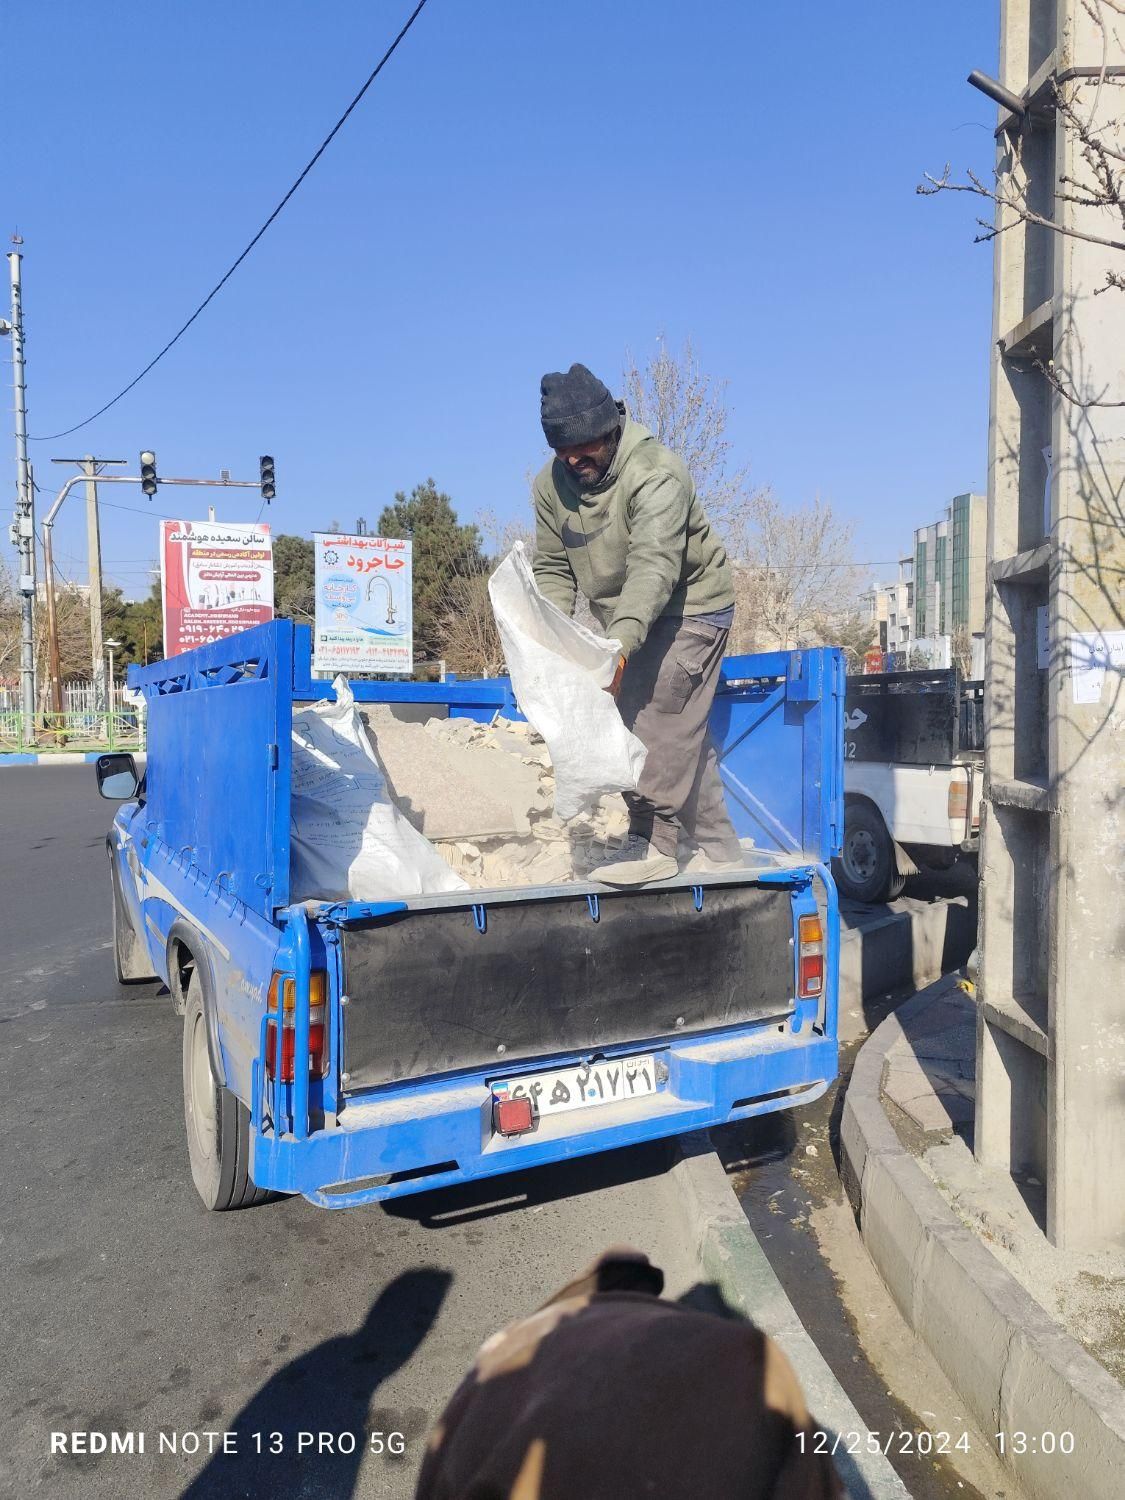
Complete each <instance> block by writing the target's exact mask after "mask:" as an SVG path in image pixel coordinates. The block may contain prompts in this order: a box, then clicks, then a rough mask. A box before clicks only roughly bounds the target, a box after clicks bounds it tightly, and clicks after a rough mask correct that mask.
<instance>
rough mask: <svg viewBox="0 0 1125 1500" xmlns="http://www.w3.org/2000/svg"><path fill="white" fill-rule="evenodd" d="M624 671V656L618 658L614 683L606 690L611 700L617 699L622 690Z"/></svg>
mask: <svg viewBox="0 0 1125 1500" xmlns="http://www.w3.org/2000/svg"><path fill="white" fill-rule="evenodd" d="M624 671H625V658H624V657H623V656H619V657H618V658H617V670H616V671H615V672H614V674H613V681H612V682H611V683H610V685H609V686H608V687H607V688H606V692H607V693H608V694H609V695H610V697H611V698H616V697H617V694H618V693H619V692H620V690H621V676H622V673H623V672H624Z"/></svg>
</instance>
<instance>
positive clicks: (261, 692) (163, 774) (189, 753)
mask: <svg viewBox="0 0 1125 1500" xmlns="http://www.w3.org/2000/svg"><path fill="white" fill-rule="evenodd" d="M292 637H293V627H292V625H290V623H289V621H288V620H275V621H273V622H272V623H271V624H269V625H259V626H257V627H256V628H255V629H253V630H246V631H243V632H242V633H241V634H240V635H236V636H231V637H230V638H229V639H227V640H223V641H215V642H213V643H212V644H211V645H209V646H201V647H199V649H198V650H196V651H191V652H188V653H185V655H183V656H178V657H173V658H172V659H171V660H169V661H164V662H156V663H154V664H153V665H152V666H149V667H141V668H137V667H131V668H130V669H129V682H130V685H131V686H133V687H139V688H141V689H142V691H143V692H144V693H145V697H146V700H147V702H148V770H147V798H148V802H147V809H146V812H145V815H144V820H145V828H146V831H147V833H148V834H149V835H151V836H154V837H155V838H157V839H158V840H159V841H160V842H161V843H163V844H164V845H166V846H167V847H168V848H171V849H173V850H175V851H176V852H177V853H178V854H180V855H182V856H183V857H184V858H185V859H186V860H187V861H188V862H189V863H190V864H191V865H192V866H193V867H194V868H196V869H197V870H198V871H199V872H200V874H201V876H202V877H205V878H206V880H207V881H208V882H213V883H214V884H215V885H216V886H218V887H220V888H221V889H222V890H223V891H224V892H225V893H226V894H227V895H228V896H232V897H234V898H235V899H236V900H238V901H239V902H241V903H242V905H244V906H245V907H246V908H247V909H248V910H250V911H253V912H256V913H258V915H259V916H263V917H267V918H268V917H272V915H273V913H274V911H275V910H276V909H277V908H278V907H280V906H285V905H287V904H288V900H289V778H290V765H291V757H292V736H293V702H292V697H291V693H290V681H291V676H292V652H293V639H292Z"/></svg>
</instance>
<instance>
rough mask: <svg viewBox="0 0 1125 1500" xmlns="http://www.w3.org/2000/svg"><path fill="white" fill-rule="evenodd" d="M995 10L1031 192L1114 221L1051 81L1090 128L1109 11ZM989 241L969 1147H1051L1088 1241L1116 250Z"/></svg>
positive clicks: (1108, 1086)
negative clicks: (1090, 196)
mask: <svg viewBox="0 0 1125 1500" xmlns="http://www.w3.org/2000/svg"><path fill="white" fill-rule="evenodd" d="M1098 14H1102V15H1104V19H1105V22H1106V31H1105V34H1104V38H1103V33H1102V31H1101V30H1099V28H1098V26H1097V22H1096V17H1097V15H1098ZM1001 28H1002V30H1001V77H1002V82H1004V83H1005V85H1006V86H1007V87H1008V88H1010V89H1012V90H1013V91H1014V92H1016V93H1022V94H1023V95H1024V97H1025V98H1026V99H1027V100H1028V103H1029V106H1030V108H1029V114H1028V117H1027V118H1026V120H1025V121H1024V122H1023V123H1022V125H1020V124H1015V125H1013V128H1011V129H1009V130H1007V131H1005V130H1004V129H1003V127H1004V125H1005V121H1006V120H1007V121H1008V123H1009V124H1010V125H1011V124H1012V122H1011V121H1010V120H1009V119H1008V117H1007V116H1006V115H1005V114H1004V113H1003V112H1002V114H1001V127H1002V129H1001V131H1000V133H999V135H998V151H999V156H1000V159H1001V161H1002V162H1009V161H1011V160H1012V159H1013V157H1014V156H1017V157H1018V160H1019V162H1020V181H1021V182H1022V183H1023V184H1024V187H1025V192H1026V201H1027V202H1028V204H1029V206H1030V207H1031V208H1032V209H1033V210H1034V211H1035V212H1037V213H1039V214H1042V215H1043V217H1045V218H1047V219H1050V220H1053V221H1054V222H1055V223H1058V224H1060V225H1061V226H1063V227H1064V228H1065V229H1070V230H1074V231H1076V232H1077V234H1079V235H1081V234H1087V235H1093V236H1096V237H1101V238H1110V239H1112V238H1115V237H1116V238H1120V218H1119V217H1118V218H1117V222H1116V233H1115V229H1114V223H1113V217H1112V215H1110V214H1108V213H1107V212H1106V211H1105V210H1104V209H1098V208H1089V207H1085V206H1081V205H1077V204H1072V203H1068V202H1067V201H1066V200H1065V198H1064V197H1063V196H1061V194H1062V193H1065V192H1067V191H1072V190H1073V189H1070V188H1067V187H1066V186H1062V187H1061V188H1060V184H1059V179H1060V177H1067V178H1071V179H1075V178H1077V179H1079V180H1081V179H1082V177H1083V176H1085V175H1087V173H1088V166H1087V165H1086V164H1085V163H1084V161H1083V156H1082V153H1083V146H1082V142H1081V141H1080V140H1079V139H1078V138H1077V135H1076V132H1075V131H1074V130H1073V129H1072V128H1071V127H1069V126H1068V125H1067V123H1066V121H1065V119H1064V117H1063V114H1062V113H1061V112H1060V111H1059V110H1057V109H1056V108H1055V104H1054V93H1053V88H1054V87H1057V88H1059V89H1060V90H1062V91H1063V93H1064V96H1065V97H1066V98H1068V99H1072V100H1073V101H1074V103H1075V106H1076V108H1077V109H1078V111H1079V115H1080V119H1081V120H1082V122H1083V124H1086V123H1087V122H1088V123H1089V125H1090V128H1091V129H1093V130H1094V131H1095V132H1097V130H1098V129H1099V128H1101V127H1104V126H1107V125H1108V123H1109V122H1110V121H1113V120H1115V119H1116V120H1119V119H1121V118H1122V117H1123V115H1125V79H1123V78H1122V77H1120V76H1118V75H1114V74H1113V73H1112V69H1113V68H1114V67H1118V68H1120V67H1121V65H1122V64H1125V42H1123V40H1122V39H1123V38H1125V18H1123V17H1122V16H1121V15H1120V14H1119V13H1117V12H1115V11H1113V10H1112V9H1111V8H1110V7H1108V6H1103V7H1101V8H1100V10H1099V7H1098V4H1097V0H1091V5H1090V6H1086V5H1084V4H1083V0H1008V3H1006V4H1005V5H1004V6H1003V9H1002V22H1001ZM1103 58H1104V59H1105V61H1106V62H1107V64H1108V65H1109V69H1110V71H1109V72H1108V73H1107V74H1106V76H1104V77H1103V76H1101V67H1102V62H1103ZM1115 141H1116V145H1117V147H1118V149H1120V145H1121V133H1120V130H1118V131H1117V132H1116V136H1115ZM1002 222H1003V220H1002ZM995 246H996V261H995V273H996V274H995V298H994V336H995V337H994V356H993V369H992V409H991V421H990V435H989V526H988V559H989V593H988V599H987V609H986V631H985V634H986V683H987V686H986V736H985V740H986V776H987V793H988V808H987V813H986V817H985V826H984V830H983V834H982V867H981V868H982V903H981V934H980V937H981V955H982V956H981V1008H980V1013H979V1020H978V1059H979V1061H980V1065H981V1076H980V1078H979V1080H978V1102H977V1136H976V1142H977V1152H978V1155H979V1156H980V1157H981V1159H982V1160H988V1161H991V1162H992V1163H993V1164H1005V1165H1010V1168H1011V1170H1013V1171H1016V1172H1020V1171H1023V1172H1027V1171H1030V1170H1031V1169H1032V1168H1036V1164H1037V1163H1039V1162H1040V1161H1043V1162H1044V1165H1045V1170H1046V1182H1047V1194H1046V1224H1045V1228H1046V1230H1047V1233H1048V1235H1049V1237H1050V1238H1051V1239H1052V1240H1053V1241H1054V1242H1055V1243H1056V1244H1060V1245H1067V1246H1083V1245H1098V1244H1104V1243H1106V1242H1107V1241H1110V1240H1113V1239H1119V1238H1122V1237H1125V1184H1123V1182H1122V1175H1121V1163H1122V1162H1123V1161H1125V920H1123V918H1122V913H1123V912H1125V792H1123V790H1122V785H1123V781H1125V774H1123V773H1125V673H1123V670H1122V665H1121V661H1122V660H1125V634H1123V635H1122V637H1121V646H1122V650H1121V653H1120V659H1119V662H1118V664H1116V665H1113V664H1111V665H1109V666H1108V667H1107V668H1106V669H1105V670H1102V671H1101V672H1100V674H1099V673H1098V672H1097V671H1094V672H1091V670H1089V669H1088V664H1089V662H1090V653H1091V645H1092V644H1095V643H1096V649H1095V653H1094V658H1093V659H1094V660H1095V661H1096V660H1097V659H1098V655H1099V653H1101V652H1102V650H1103V648H1104V646H1105V644H1106V642H1107V641H1108V642H1109V643H1111V644H1112V641H1113V632H1125V409H1118V408H1115V407H1112V406H1106V405H1094V404H1090V403H1091V402H1097V401H1125V291H1120V290H1105V287H1106V279H1105V278H1106V272H1107V270H1109V269H1110V268H1111V267H1113V268H1116V269H1118V270H1119V271H1121V272H1122V273H1125V253H1122V252H1120V251H1114V250H1112V249H1109V248H1107V247H1106V246H1104V245H1099V244H1096V243H1093V242H1092V241H1090V240H1087V239H1083V238H1079V237H1076V236H1074V235H1070V234H1060V233H1057V232H1055V231H1054V230H1052V229H1050V228H1045V227H1043V226H1040V225H1026V224H1016V225H1015V226H1014V227H1012V228H1010V229H1008V230H1006V232H1005V233H1003V234H1001V235H1000V236H999V237H998V238H997V240H996V241H995ZM1046 448H1049V449H1050V450H1051V452H1050V465H1049V467H1048V461H1047V459H1046V458H1045V457H1044V452H1043V450H1044V449H1046ZM1048 474H1050V482H1049V485H1048ZM1048 489H1049V494H1048V493H1046V492H1047V491H1048ZM1044 610H1045V611H1046V621H1047V639H1048V651H1047V654H1046V656H1045V655H1044V654H1043V651H1042V649H1041V645H1040V641H1041V632H1040V628H1039V627H1040V623H1041V616H1042V612H1043V611H1044ZM1084 660H1085V662H1086V665H1084ZM1005 1155H1006V1156H1007V1161H1006V1162H1005V1161H1004V1157H1005ZM1037 1170H1041V1169H1037Z"/></svg>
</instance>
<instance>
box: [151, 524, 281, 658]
mask: <svg viewBox="0 0 1125 1500" xmlns="http://www.w3.org/2000/svg"><path fill="white" fill-rule="evenodd" d="M160 592H161V597H162V599H163V603H164V655H165V656H178V655H179V653H180V652H181V651H190V650H192V649H193V647H195V646H205V645H206V644H207V642H208V641H217V640H221V639H222V638H223V637H224V636H228V635H235V634H237V633H238V631H240V630H248V629H249V628H250V626H251V625H261V624H263V623H264V622H265V621H266V620H272V619H273V544H272V541H271V538H270V529H269V527H268V526H245V525H225V524H223V523H221V522H219V521H162V522H161V523H160Z"/></svg>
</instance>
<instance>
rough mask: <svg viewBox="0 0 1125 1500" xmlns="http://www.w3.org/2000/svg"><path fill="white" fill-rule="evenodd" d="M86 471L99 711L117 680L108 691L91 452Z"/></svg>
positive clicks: (92, 641) (99, 539)
mask: <svg viewBox="0 0 1125 1500" xmlns="http://www.w3.org/2000/svg"><path fill="white" fill-rule="evenodd" d="M82 472H83V473H84V474H85V475H86V556H87V557H88V558H89V559H90V662H91V665H92V668H93V671H92V673H91V678H92V680H93V683H94V706H95V708H96V709H97V710H98V711H99V712H103V713H104V712H105V710H106V709H108V708H111V707H112V704H111V702H110V694H112V692H113V684H112V683H110V685H109V693H107V691H106V681H105V653H104V651H103V649H102V533H101V526H100V525H99V524H98V486H97V483H96V482H95V479H94V476H95V474H97V472H98V469H97V465H96V463H95V462H94V458H93V456H92V455H91V454H89V453H87V455H86V457H85V458H84V459H83V460H82Z"/></svg>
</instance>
